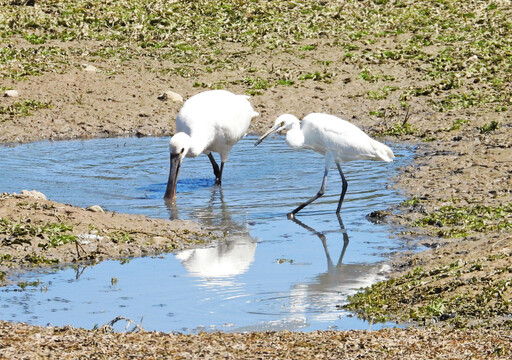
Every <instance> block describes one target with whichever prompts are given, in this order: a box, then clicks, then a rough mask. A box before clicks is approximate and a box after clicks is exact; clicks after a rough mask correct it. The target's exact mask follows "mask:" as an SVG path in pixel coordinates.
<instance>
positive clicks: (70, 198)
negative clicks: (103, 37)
mask: <svg viewBox="0 0 512 360" xmlns="http://www.w3.org/2000/svg"><path fill="white" fill-rule="evenodd" d="M255 140H256V138H255V137H251V136H250V137H247V138H245V139H243V140H242V141H241V142H240V143H238V144H237V145H236V146H235V148H234V150H233V152H232V154H231V157H230V159H229V162H228V163H227V164H226V167H225V169H224V178H223V185H222V189H220V188H219V187H216V186H214V178H213V173H212V169H211V165H210V162H209V160H208V158H207V157H206V156H204V155H201V156H200V157H198V158H196V159H185V161H184V162H183V165H182V167H181V171H180V177H179V181H178V194H177V197H178V200H177V206H176V207H173V208H168V207H166V206H165V204H164V201H163V200H162V196H163V193H164V191H165V186H166V180H167V176H168V164H169V154H168V145H167V144H168V139H166V138H118V139H95V140H87V141H62V142H55V143H50V142H39V143H32V144H27V145H22V146H17V147H4V148H0V158H1V159H2V161H1V162H2V164H1V167H2V175H3V176H1V177H0V192H6V191H7V192H19V191H21V190H22V189H29V190H31V189H37V190H39V191H41V192H43V193H44V194H46V196H47V197H48V198H49V199H52V200H55V201H59V202H64V203H70V204H73V205H77V206H89V205H94V204H97V205H100V206H102V207H103V208H105V209H108V210H112V211H117V212H126V213H136V214H146V215H148V216H152V217H160V218H180V219H193V220H195V221H199V222H200V223H202V224H203V226H205V227H207V228H212V229H221V230H222V231H223V232H224V233H225V234H226V238H227V242H224V243H219V244H216V245H212V246H210V247H207V248H201V249H195V250H186V251H181V252H178V253H175V254H167V255H163V256H158V257H154V258H150V257H147V258H136V259H131V260H130V261H126V262H119V261H104V262H102V263H100V264H97V265H94V266H86V267H80V268H65V269H62V270H58V271H57V270H55V269H52V270H45V271H39V272H34V273H31V274H28V275H23V277H22V278H20V281H27V279H28V280H29V281H33V280H35V279H38V280H39V281H40V283H39V284H38V285H37V286H35V287H27V288H26V289H25V290H24V291H19V290H20V287H19V286H9V287H6V288H2V289H1V294H2V295H1V297H0V318H1V319H3V320H11V321H25V322H28V323H32V324H40V325H46V324H48V323H51V324H53V325H65V324H71V325H73V326H77V327H78V326H80V327H85V328H92V327H93V326H94V325H102V324H104V323H106V322H108V321H109V320H112V319H113V318H115V317H116V316H118V315H121V316H124V317H128V318H130V319H132V320H134V321H136V322H142V326H143V327H144V328H145V329H147V330H160V331H180V332H197V331H200V330H207V331H208V330H222V331H246V330H280V329H289V330H306V331H310V330H316V329H367V328H368V327H369V324H368V323H365V322H363V321H361V320H358V319H357V318H355V317H353V316H351V314H350V313H347V312H345V311H342V310H340V309H338V307H337V305H340V304H343V303H344V302H345V299H346V296H347V295H350V294H353V293H355V292H356V290H357V289H358V288H360V287H363V286H368V285H370V284H372V283H374V282H376V281H378V280H380V279H382V278H383V270H385V264H384V263H383V260H385V259H386V256H387V255H388V254H389V253H392V252H395V251H399V250H402V249H404V248H405V245H404V244H403V243H401V242H400V241H399V240H397V239H395V238H393V237H391V236H390V231H391V229H390V227H389V226H388V225H384V224H373V223H372V222H370V221H368V220H367V219H366V218H365V216H366V215H367V214H368V213H370V212H372V211H375V210H382V209H386V208H387V207H389V206H391V205H393V204H396V203H398V202H400V201H402V200H403V198H402V197H401V196H400V195H399V193H398V192H397V190H394V189H392V188H390V186H389V185H390V180H389V179H391V178H392V177H393V176H394V175H396V174H397V171H398V168H400V167H402V166H404V165H405V164H406V163H407V161H409V160H410V159H411V158H412V154H413V149H411V148H407V147H404V146H397V145H392V148H393V151H394V152H395V155H397V158H396V159H395V161H394V162H393V163H390V164H385V163H382V162H372V161H357V162H351V163H347V164H344V165H343V169H344V173H345V176H346V178H347V180H348V182H349V188H348V192H347V195H346V197H345V201H344V203H343V207H342V212H341V217H342V220H341V219H338V217H337V216H336V215H335V213H334V211H335V209H336V205H337V202H338V197H339V192H340V189H341V181H340V178H339V174H338V172H337V170H336V168H335V167H333V169H332V170H331V172H330V174H329V177H328V180H327V189H326V195H325V196H324V197H322V198H320V199H318V200H317V201H316V202H314V203H313V204H311V205H309V206H308V207H306V208H305V209H304V210H302V211H301V212H300V213H299V214H298V216H297V219H298V220H299V222H294V221H291V220H288V219H287V218H286V213H287V212H289V211H291V210H293V209H294V208H295V207H296V206H298V205H299V204H300V203H301V202H303V201H305V200H306V199H308V198H309V197H311V196H313V195H314V194H315V193H316V192H317V191H318V189H319V188H320V185H321V181H322V175H323V158H322V157H321V156H320V155H318V154H315V153H314V152H312V151H306V150H305V151H291V150H290V149H288V148H287V146H286V143H285V141H284V138H283V137H280V136H276V137H274V138H271V139H267V140H266V141H265V142H263V143H262V144H261V145H259V146H258V147H256V148H255V147H254V146H253V144H254V141H255ZM113 278H116V279H117V282H112V279H113ZM372 328H376V327H375V326H374V327H372Z"/></svg>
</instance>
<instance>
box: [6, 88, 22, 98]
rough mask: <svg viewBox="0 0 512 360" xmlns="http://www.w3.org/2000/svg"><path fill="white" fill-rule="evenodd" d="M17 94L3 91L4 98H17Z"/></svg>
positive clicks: (11, 91)
mask: <svg viewBox="0 0 512 360" xmlns="http://www.w3.org/2000/svg"><path fill="white" fill-rule="evenodd" d="M18 95H19V94H18V92H17V91H16V90H5V92H4V97H13V98H14V97H18Z"/></svg>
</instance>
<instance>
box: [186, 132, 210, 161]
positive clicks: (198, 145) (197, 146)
mask: <svg viewBox="0 0 512 360" xmlns="http://www.w3.org/2000/svg"><path fill="white" fill-rule="evenodd" d="M205 144H206V143H205V142H204V141H201V139H198V138H197V136H191V137H190V147H189V149H188V152H187V157H194V158H195V157H198V156H199V155H200V154H201V153H202V152H203V151H204V149H205V148H206V147H205Z"/></svg>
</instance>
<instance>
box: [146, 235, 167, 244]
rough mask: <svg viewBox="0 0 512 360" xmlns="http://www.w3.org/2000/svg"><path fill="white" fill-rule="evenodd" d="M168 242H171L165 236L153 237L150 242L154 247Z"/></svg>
mask: <svg viewBox="0 0 512 360" xmlns="http://www.w3.org/2000/svg"><path fill="white" fill-rule="evenodd" d="M168 241H169V240H168V239H167V238H166V237H163V236H153V237H152V238H151V239H149V242H150V243H151V244H153V245H162V244H166V243H167V242H168Z"/></svg>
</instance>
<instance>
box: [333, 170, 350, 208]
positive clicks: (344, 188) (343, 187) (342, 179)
mask: <svg viewBox="0 0 512 360" xmlns="http://www.w3.org/2000/svg"><path fill="white" fill-rule="evenodd" d="M336 166H337V167H338V171H339V172H340V176H341V181H342V183H343V185H342V189H341V196H340V202H339V203H338V208H337V209H336V214H338V213H339V212H340V210H341V204H342V203H343V199H344V198H345V193H346V192H347V188H348V182H347V180H346V179H345V175H343V171H341V166H340V163H339V162H336Z"/></svg>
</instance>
